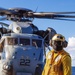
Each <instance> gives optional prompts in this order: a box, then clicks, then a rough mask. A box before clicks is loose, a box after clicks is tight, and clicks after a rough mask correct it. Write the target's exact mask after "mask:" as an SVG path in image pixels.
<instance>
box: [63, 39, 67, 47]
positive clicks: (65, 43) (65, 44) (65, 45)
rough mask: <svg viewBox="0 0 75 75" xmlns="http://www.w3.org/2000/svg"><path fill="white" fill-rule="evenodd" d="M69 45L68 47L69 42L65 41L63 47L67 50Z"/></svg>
mask: <svg viewBox="0 0 75 75" xmlns="http://www.w3.org/2000/svg"><path fill="white" fill-rule="evenodd" d="M67 45H68V42H67V41H66V40H65V41H64V42H63V47H64V48H66V47H67Z"/></svg>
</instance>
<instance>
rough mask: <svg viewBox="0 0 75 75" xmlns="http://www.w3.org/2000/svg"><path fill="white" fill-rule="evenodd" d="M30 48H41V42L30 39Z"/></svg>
mask: <svg viewBox="0 0 75 75" xmlns="http://www.w3.org/2000/svg"><path fill="white" fill-rule="evenodd" d="M32 46H34V47H42V40H38V39H32Z"/></svg>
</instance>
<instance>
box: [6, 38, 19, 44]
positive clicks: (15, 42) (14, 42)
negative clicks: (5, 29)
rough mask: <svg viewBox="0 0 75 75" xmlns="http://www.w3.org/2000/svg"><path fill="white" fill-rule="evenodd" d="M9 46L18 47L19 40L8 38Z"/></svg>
mask: <svg viewBox="0 0 75 75" xmlns="http://www.w3.org/2000/svg"><path fill="white" fill-rule="evenodd" d="M7 42H8V45H18V38H7Z"/></svg>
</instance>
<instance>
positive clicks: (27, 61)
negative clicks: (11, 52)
mask: <svg viewBox="0 0 75 75" xmlns="http://www.w3.org/2000/svg"><path fill="white" fill-rule="evenodd" d="M20 65H24V66H30V60H29V59H20Z"/></svg>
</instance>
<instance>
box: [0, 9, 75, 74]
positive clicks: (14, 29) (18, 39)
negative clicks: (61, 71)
mask: <svg viewBox="0 0 75 75" xmlns="http://www.w3.org/2000/svg"><path fill="white" fill-rule="evenodd" d="M74 13H75V12H33V11H32V10H30V9H26V8H9V9H4V8H0V21H3V20H8V21H12V23H11V24H10V25H8V24H6V23H3V22H0V25H1V28H0V75H41V73H42V70H43V67H44V64H45V61H44V60H45V56H46V48H48V49H49V50H50V48H49V41H50V40H51V38H52V37H53V36H54V35H55V34H56V33H57V32H56V30H54V29H53V28H51V27H48V28H47V29H46V30H39V29H38V27H37V26H36V25H34V24H33V23H32V21H33V19H34V18H39V19H41V18H44V19H56V20H68V21H75V20H73V19H72V18H75V16H73V15H66V14H74ZM4 26H5V27H4Z"/></svg>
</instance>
